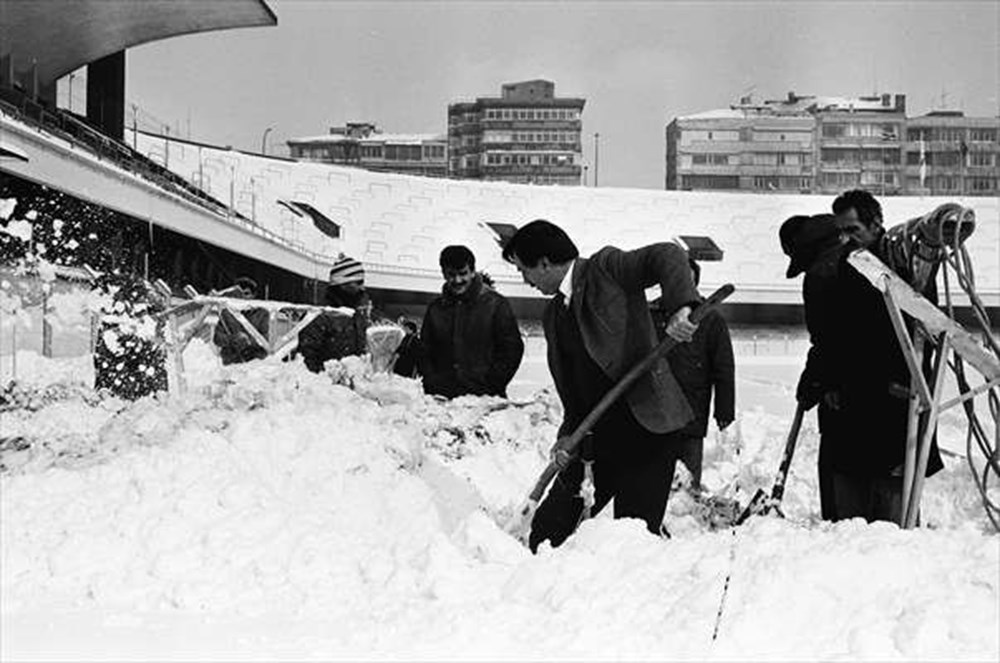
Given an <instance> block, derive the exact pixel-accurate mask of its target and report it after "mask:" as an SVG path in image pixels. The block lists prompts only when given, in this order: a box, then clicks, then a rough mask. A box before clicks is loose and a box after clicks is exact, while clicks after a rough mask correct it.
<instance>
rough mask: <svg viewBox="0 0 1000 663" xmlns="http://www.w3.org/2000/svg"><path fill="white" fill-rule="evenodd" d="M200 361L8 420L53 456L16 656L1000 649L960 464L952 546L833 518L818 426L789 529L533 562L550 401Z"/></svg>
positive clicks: (875, 654) (26, 556)
mask: <svg viewBox="0 0 1000 663" xmlns="http://www.w3.org/2000/svg"><path fill="white" fill-rule="evenodd" d="M194 347H195V348H196V350H195V352H196V353H197V352H201V351H205V352H207V350H205V349H204V348H201V349H197V346H194ZM194 359H196V356H192V355H189V356H187V357H186V360H188V363H189V365H193V364H199V366H200V373H197V374H196V373H192V374H190V375H189V376H188V377H189V380H188V390H187V392H186V393H185V394H184V395H182V396H172V395H162V396H158V397H156V398H147V399H143V400H140V401H138V402H135V403H123V402H120V401H116V400H113V399H96V400H93V399H92V398H91V397H90V396H89V395H87V394H86V393H85V392H81V391H74V390H72V389H68V388H67V389H64V390H63V391H60V389H61V387H60V386H59V385H58V384H53V385H49V386H50V388H51V389H52V390H53V391H52V393H53V394H54V395H53V396H52V397H51V398H50V400H49V401H44V399H43V400H41V401H37V402H38V407H35V406H28V405H24V404H23V403H24V402H22V401H19V403H21V405H19V406H18V407H16V408H11V409H9V410H7V411H3V412H0V417H3V419H2V420H0V423H2V424H3V426H4V434H5V435H6V434H7V430H8V424H12V425H14V426H15V427H16V430H17V432H18V433H19V434H20V435H21V436H22V437H23V438H24V439H26V440H29V441H31V440H33V441H35V442H37V443H40V444H41V443H44V444H45V445H48V447H49V449H50V450H49V452H46V453H45V454H39V455H38V456H36V457H35V459H34V460H33V462H31V463H24V464H20V465H17V466H16V467H13V468H11V469H8V470H7V471H0V489H2V501H0V555H2V556H0V590H2V591H0V619H2V623H0V631H2V632H3V633H4V634H5V637H4V638H0V654H2V656H3V658H5V659H11V658H33V657H36V658H40V659H49V660H51V659H54V658H65V659H71V660H81V659H92V658H108V657H111V658H123V659H129V660H141V659H147V660H149V659H155V660H165V659H188V660H190V659H198V660H204V659H206V658H224V659H226V660H234V659H238V660H247V659H257V660H265V659H266V660H278V659H284V660H304V659H330V658H343V657H351V658H354V657H379V658H399V657H404V658H433V659H442V658H448V659H469V658H521V659H523V658H533V659H538V658H563V659H565V658H574V659H575V658H580V659H601V660H607V659H609V658H636V659H663V658H695V659H734V658H738V659H748V658H749V659H766V660H772V659H775V658H796V659H803V658H805V659H808V658H867V659H879V660H888V659H896V660H913V659H942V660H943V659H948V660H953V659H956V658H958V659H966V660H975V659H992V660H995V659H996V656H997V654H998V653H1000V635H998V633H997V630H996V624H997V620H998V618H1000V614H998V596H1000V586H998V573H997V571H998V569H1000V547H998V545H997V537H996V536H995V535H994V536H987V535H984V534H983V533H982V532H981V531H979V530H978V529H977V527H976V526H974V525H972V524H970V523H972V522H974V523H977V524H978V522H979V521H980V520H982V518H981V516H980V514H977V513H976V512H975V510H974V509H975V502H974V500H973V501H971V502H970V503H966V502H962V501H959V500H958V498H957V497H955V496H954V495H951V491H952V489H953V488H954V487H956V486H958V485H959V483H960V482H961V481H962V480H964V481H965V482H966V483H971V482H969V480H968V479H967V477H965V476H964V475H963V473H964V472H966V471H967V470H965V469H964V468H963V467H962V466H961V465H960V464H958V463H954V464H953V465H954V466H953V467H950V468H949V469H948V470H946V471H945V472H944V473H942V474H943V475H944V476H943V478H935V479H934V480H932V481H931V482H930V483H929V484H928V492H929V495H928V501H927V505H926V508H925V513H926V521H927V522H930V523H931V524H932V525H934V526H935V527H938V528H940V529H929V528H925V529H921V530H916V531H908V532H904V531H900V530H898V529H897V528H896V527H895V526H893V525H888V524H878V525H872V526H868V525H864V524H863V523H861V522H860V521H851V522H845V523H838V524H836V525H831V524H829V523H816V522H814V516H813V515H812V514H814V513H815V511H816V510H817V508H816V504H815V501H816V498H815V485H814V481H815V479H814V478H813V477H814V474H815V470H814V468H815V459H816V456H815V448H816V433H815V429H814V427H812V425H811V420H808V419H807V423H806V425H805V426H804V427H803V436H802V440H801V441H800V446H799V451H800V453H799V455H798V456H797V458H796V462H795V464H794V465H793V469H792V473H791V476H790V479H789V484H788V494H787V497H786V502H787V507H788V509H787V513H789V515H790V517H791V518H790V520H788V521H779V520H776V519H755V520H752V521H751V522H749V523H748V524H747V525H745V526H744V527H742V528H740V529H739V530H736V531H733V530H729V529H723V530H719V531H714V532H713V531H709V530H710V528H709V527H707V526H706V525H705V524H704V523H703V522H701V521H700V520H699V519H698V518H697V517H695V515H694V512H693V510H692V509H693V508H694V506H693V505H692V504H690V503H688V504H687V505H686V506H685V499H686V496H685V493H684V492H682V491H681V492H678V493H677V494H675V495H674V497H672V498H671V500H672V503H671V514H670V516H669V517H668V524H670V525H669V526H671V527H672V532H673V538H671V539H669V540H663V539H659V538H655V537H652V536H650V535H649V534H648V533H646V531H645V528H644V526H643V525H642V524H641V523H639V522H637V521H614V520H611V519H609V518H606V517H599V518H596V519H594V520H592V521H589V522H586V523H584V524H583V526H582V528H581V530H580V532H579V533H578V534H577V535H576V536H575V537H573V538H571V539H570V541H568V542H567V543H566V544H565V545H564V546H563V547H561V548H559V549H557V550H552V549H550V548H548V547H543V549H542V550H541V551H540V554H539V555H538V556H531V555H530V554H529V553H528V552H527V551H526V550H525V549H524V548H522V547H521V546H520V545H519V544H517V543H516V542H515V541H514V540H513V539H512V538H510V537H509V536H508V535H507V534H506V533H504V532H503V531H502V530H501V529H500V528H499V527H498V526H497V524H496V523H497V521H499V520H502V517H503V516H504V515H505V514H506V513H508V512H509V510H510V509H511V508H513V506H516V505H517V504H518V503H519V502H520V500H521V499H523V498H524V496H525V495H526V493H527V490H528V488H529V487H530V485H531V483H532V482H533V481H534V480H535V478H536V477H537V474H538V472H539V471H540V470H541V468H542V466H543V465H544V463H545V453H546V451H547V448H548V445H549V444H551V441H552V439H553V436H554V434H555V428H556V426H557V424H558V421H559V408H558V404H557V399H556V398H555V397H554V395H553V394H551V393H550V392H541V393H540V394H538V395H537V396H536V397H535V398H534V399H531V400H526V401H523V402H517V403H512V402H508V401H504V400H501V399H495V398H471V397H467V398H462V399H457V400H455V401H452V402H441V401H438V400H435V399H433V398H430V397H426V396H423V395H422V393H421V391H420V389H419V385H418V384H417V383H416V382H414V381H411V380H406V379H403V378H399V377H396V376H389V375H384V374H373V373H372V372H371V370H370V367H369V366H368V365H367V364H366V363H365V362H363V361H361V360H350V361H346V362H330V363H329V364H328V366H327V371H326V372H325V373H323V374H319V375H315V374H312V373H309V372H308V371H306V370H305V368H304V367H303V366H302V365H301V364H298V363H269V362H251V363H250V364H246V365H239V366H232V367H224V368H223V367H219V366H217V365H211V362H208V361H205V362H196V361H194ZM734 425H737V426H738V428H737V429H736V430H734V431H733V433H732V434H731V435H729V436H727V437H724V438H721V439H717V440H713V439H711V438H710V439H709V444H708V447H707V449H706V471H705V476H704V479H705V482H706V484H708V485H709V486H710V487H711V488H712V489H713V490H719V491H722V492H725V491H729V494H731V495H737V496H740V495H747V494H749V493H751V492H752V491H753V490H754V489H756V487H757V486H758V485H765V484H766V485H768V486H769V483H770V480H771V478H772V476H773V471H774V468H775V467H776V466H777V458H778V455H779V454H780V453H781V449H782V447H783V445H784V437H785V429H786V427H787V420H784V419H782V418H780V417H775V416H772V415H768V414H766V413H764V412H761V411H753V412H748V413H743V414H742V416H741V420H740V421H739V422H738V424H734ZM45 426H48V428H45ZM60 440H64V443H62V446H60V444H61V443H60ZM30 448H32V447H29V449H30ZM65 449H73V450H76V451H77V452H80V451H83V453H79V455H78V456H76V457H75V460H74V461H73V462H68V461H66V460H65V459H66V457H67V456H66V455H63V456H60V455H59V453H58V451H60V450H65ZM737 450H738V451H739V453H738V454H737V453H736V451H737ZM18 453H25V452H24V451H21V452H18ZM2 454H3V455H2V456H0V460H6V459H7V457H8V454H7V452H2ZM60 459H61V460H60ZM970 489H971V488H970ZM935 519H936V520H937V524H934V521H935ZM727 575H728V576H729V577H730V588H729V592H728V598H727V599H726V603H725V608H724V610H723V613H722V617H721V621H720V623H719V636H718V640H716V641H714V642H713V640H712V632H713V630H714V627H715V623H716V617H717V614H718V612H719V604H720V599H721V596H722V588H723V585H724V583H725V580H726V577H727ZM53 629H54V630H53Z"/></svg>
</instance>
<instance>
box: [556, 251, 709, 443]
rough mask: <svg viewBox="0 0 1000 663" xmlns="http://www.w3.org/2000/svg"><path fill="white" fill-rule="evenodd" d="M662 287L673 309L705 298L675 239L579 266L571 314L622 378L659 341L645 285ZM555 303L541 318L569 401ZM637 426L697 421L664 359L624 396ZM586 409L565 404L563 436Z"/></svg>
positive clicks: (592, 348) (598, 355)
mask: <svg viewBox="0 0 1000 663" xmlns="http://www.w3.org/2000/svg"><path fill="white" fill-rule="evenodd" d="M656 285H658V286H660V288H661V290H662V293H663V295H662V299H661V301H662V305H663V307H664V309H665V310H666V311H668V312H669V313H670V314H672V313H673V312H674V311H676V310H677V309H679V308H680V307H682V306H684V305H691V306H695V305H697V303H698V302H699V301H700V297H699V295H698V292H697V291H696V290H695V288H694V283H693V282H692V280H691V273H690V270H689V268H688V258H687V253H686V252H685V251H684V249H682V248H680V247H679V246H677V245H676V244H668V243H662V244H652V245H650V246H645V247H643V248H641V249H636V250H635V251H622V250H620V249H617V248H614V247H610V246H609V247H605V248H603V249H601V250H600V251H598V252H597V253H595V254H594V255H593V256H591V257H590V258H589V259H587V258H577V260H576V263H575V266H574V268H573V294H572V296H571V297H570V301H569V308H570V310H571V311H572V312H573V315H574V317H575V319H576V322H577V324H578V325H579V329H580V334H581V336H582V338H583V342H584V345H585V346H586V349H587V352H588V354H589V355H590V357H591V359H593V360H594V362H595V363H596V364H597V365H598V366H599V367H600V368H601V370H602V371H603V372H604V374H605V375H606V376H607V377H608V379H609V380H611V381H612V382H617V381H618V380H619V379H621V378H622V376H624V375H625V373H627V372H628V370H629V369H630V368H632V367H633V366H634V365H636V364H637V363H639V362H640V361H641V360H642V359H643V358H645V357H646V355H648V354H649V353H650V352H651V351H652V350H653V348H654V347H655V345H656V332H655V331H654V330H653V321H652V317H651V316H650V313H649V304H648V303H647V301H646V294H645V290H646V288H649V287H652V286H656ZM562 305H563V304H561V303H559V302H557V301H555V300H553V301H551V302H549V304H548V306H546V308H545V313H544V316H543V319H542V323H543V326H544V328H545V340H546V341H547V344H548V362H549V370H550V371H551V372H552V379H553V381H554V382H555V386H556V391H558V392H559V397H560V399H561V400H562V402H563V404H564V406H565V405H566V404H567V403H570V402H572V399H570V398H569V384H568V379H569V378H568V371H567V370H564V369H563V367H562V365H561V359H560V353H559V351H558V348H557V346H556V344H557V340H556V334H555V323H556V309H555V307H556V306H562ZM624 398H625V401H626V403H627V404H628V407H629V410H630V411H631V413H632V415H633V416H634V417H635V419H636V421H638V422H639V424H640V425H641V426H642V427H643V428H645V429H646V430H648V431H649V432H651V433H669V432H672V431H676V430H679V429H681V428H683V427H684V426H686V425H687V424H688V423H689V422H690V421H691V419H692V418H693V412H692V410H691V406H690V405H688V402H687V399H686V398H685V397H684V394H683V392H682V391H681V388H680V385H678V384H677V380H676V379H675V378H674V376H673V373H672V372H671V370H670V366H669V364H668V363H667V360H666V359H660V361H658V362H657V363H656V365H655V366H653V368H652V370H651V371H650V372H648V373H646V374H645V375H643V376H641V377H640V378H639V379H638V380H637V381H636V382H635V384H634V385H633V386H632V388H631V389H630V390H629V391H628V392H627V393H626V394H625V396H624ZM587 414H588V413H587V412H576V411H573V408H566V411H565V412H564V416H563V423H562V426H561V427H560V429H559V435H568V434H569V433H570V432H572V431H573V429H574V428H575V427H576V425H577V424H578V423H580V421H582V420H583V418H584V417H585V416H587Z"/></svg>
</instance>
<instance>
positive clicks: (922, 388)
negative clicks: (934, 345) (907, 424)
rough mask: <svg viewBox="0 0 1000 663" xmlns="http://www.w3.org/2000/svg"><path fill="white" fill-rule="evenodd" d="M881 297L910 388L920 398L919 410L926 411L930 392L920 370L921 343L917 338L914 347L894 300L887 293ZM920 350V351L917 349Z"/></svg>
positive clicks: (889, 293) (928, 405) (890, 294)
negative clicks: (901, 353) (907, 370)
mask: <svg viewBox="0 0 1000 663" xmlns="http://www.w3.org/2000/svg"><path fill="white" fill-rule="evenodd" d="M882 297H883V298H884V299H885V308H886V310H887V311H888V312H889V319H890V320H891V321H892V328H893V329H894V330H895V331H896V340H898V341H899V345H900V347H901V349H902V351H903V358H904V359H905V360H906V366H907V368H909V369H910V386H911V388H912V389H916V392H917V396H918V397H919V398H920V408H919V409H926V408H929V407H930V406H931V390H930V389H929V388H928V387H927V381H926V380H925V379H924V374H923V371H921V370H920V357H921V356H922V354H923V350H922V348H923V341H922V339H921V338H919V337H918V338H917V341H916V347H915V346H914V342H913V341H912V340H910V334H909V332H907V331H906V323H905V322H903V314H902V313H900V311H899V307H898V306H897V305H896V300H895V298H894V297H893V296H892V293H891V292H889V291H883V292H882ZM918 347H919V348H921V349H918Z"/></svg>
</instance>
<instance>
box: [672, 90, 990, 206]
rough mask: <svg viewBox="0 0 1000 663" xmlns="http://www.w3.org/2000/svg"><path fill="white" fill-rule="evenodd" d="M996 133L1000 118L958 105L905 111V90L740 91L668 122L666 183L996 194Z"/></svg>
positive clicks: (817, 190)
mask: <svg viewBox="0 0 1000 663" xmlns="http://www.w3.org/2000/svg"><path fill="white" fill-rule="evenodd" d="M998 133H1000V118H971V117H965V116H964V115H963V114H962V113H961V112H959V111H936V112H932V113H929V114H927V115H924V116H922V117H916V118H907V117H906V97H905V96H904V95H901V94H897V95H889V94H883V95H877V96H870V97H855V98H841V97H815V96H799V95H796V94H795V93H793V92H790V93H789V94H788V97H787V98H785V99H781V100H771V101H765V102H763V103H761V104H754V103H751V101H750V100H749V99H748V98H744V99H741V100H740V103H739V104H735V105H733V106H730V107H729V108H727V109H720V110H713V111H707V112H704V113H698V114H695V115H688V116H685V117H678V118H676V119H675V120H673V121H672V122H671V123H670V124H669V125H667V130H666V188H667V189H685V190H710V189H714V190H723V191H756V192H762V191H774V192H784V193H790V192H802V193H823V194H835V193H839V192H841V191H844V190H846V189H855V188H861V189H867V190H869V191H871V192H872V193H874V194H876V195H896V194H911V195H912V194H931V193H935V194H937V193H954V194H956V195H957V194H962V195H970V196H976V195H996V194H997V190H998V189H997V187H998V177H1000V176H998V166H1000V154H998V151H1000V145H998V142H997V138H998ZM921 140H922V141H923V145H924V148H923V150H924V158H923V173H924V175H923V178H921V175H920V172H921V152H920V143H921Z"/></svg>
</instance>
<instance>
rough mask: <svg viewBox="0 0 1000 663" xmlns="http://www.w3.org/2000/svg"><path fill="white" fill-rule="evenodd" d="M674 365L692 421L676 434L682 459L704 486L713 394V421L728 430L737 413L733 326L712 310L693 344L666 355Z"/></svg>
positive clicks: (695, 275)
mask: <svg viewBox="0 0 1000 663" xmlns="http://www.w3.org/2000/svg"><path fill="white" fill-rule="evenodd" d="M688 264H689V266H690V268H691V278H692V280H693V281H694V285H695V287H698V283H699V281H700V280H701V267H700V266H699V265H698V263H697V262H696V261H695V260H694V259H690V260H689V261H688ZM652 312H653V319H654V321H655V322H657V325H656V328H657V335H658V336H659V338H660V340H663V337H664V336H666V324H667V316H666V313H665V312H664V311H663V309H662V308H660V307H659V306H657V307H656V308H655V309H653V311H652ZM667 361H668V362H669V363H670V370H671V371H673V374H674V377H675V378H677V382H678V383H680V385H681V389H682V390H683V391H684V395H685V396H686V397H687V400H688V403H690V404H691V408H692V409H693V410H694V420H692V421H691V423H690V424H688V425H687V426H685V427H684V428H683V429H681V430H680V431H679V433H677V437H678V441H677V444H678V445H679V447H680V451H679V458H678V460H680V461H681V462H682V463H684V466H685V467H687V469H688V472H690V473H691V485H692V487H694V488H699V487H700V486H701V466H702V458H703V457H704V449H705V434H706V433H707V432H708V415H709V409H710V408H709V406H710V403H711V402H712V400H713V398H714V409H715V424H716V426H718V428H719V430H725V429H726V428H727V427H728V426H729V424H731V423H732V422H733V419H734V418H735V416H736V413H735V400H736V384H735V381H736V370H735V360H734V359H733V344H732V341H731V339H730V338H729V327H728V326H727V325H726V320H725V318H723V317H722V314H720V313H719V312H718V310H714V309H713V310H711V311H709V313H708V315H706V316H705V317H704V318H702V320H701V322H700V323H698V331H696V332H695V333H694V338H692V339H691V342H690V343H679V344H678V345H677V346H676V347H675V348H674V349H673V350H671V351H670V353H669V354H668V355H667Z"/></svg>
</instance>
